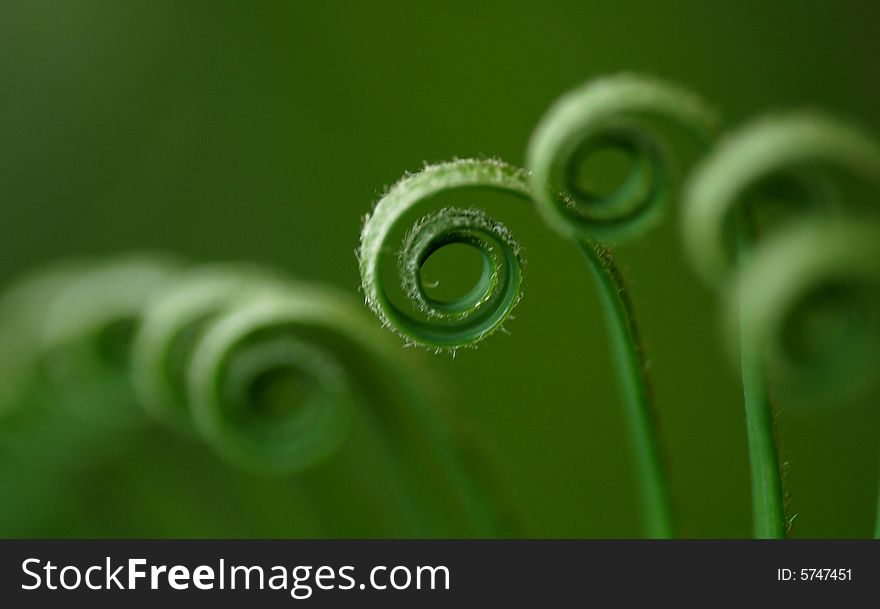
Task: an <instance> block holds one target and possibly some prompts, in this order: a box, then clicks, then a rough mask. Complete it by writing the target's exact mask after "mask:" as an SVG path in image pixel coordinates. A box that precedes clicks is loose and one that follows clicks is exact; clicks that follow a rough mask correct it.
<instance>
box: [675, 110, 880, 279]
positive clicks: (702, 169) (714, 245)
mask: <svg viewBox="0 0 880 609" xmlns="http://www.w3.org/2000/svg"><path fill="white" fill-rule="evenodd" d="M841 178H844V179H849V178H854V179H856V180H857V181H860V182H863V183H865V184H867V185H869V186H871V187H873V188H877V189H878V191H880V146H878V144H877V142H876V141H875V140H873V139H872V138H871V137H870V136H869V135H867V134H866V133H865V132H864V131H863V130H861V129H859V128H858V127H856V126H854V125H850V124H848V123H846V122H843V121H840V120H838V119H836V118H834V117H831V116H828V115H825V114H822V113H818V112H809V111H803V112H791V113H787V114H779V115H775V116H769V117H766V118H763V119H758V120H756V121H753V122H751V123H749V124H748V125H746V126H745V127H743V128H741V129H740V130H738V131H736V132H734V133H733V134H731V135H729V136H727V137H726V138H724V139H723V140H722V142H720V143H719V145H718V147H717V148H716V149H715V151H714V152H713V153H712V154H710V155H709V156H708V157H707V158H706V159H705V160H704V161H703V162H702V163H701V164H700V165H699V167H697V168H696V169H695V170H694V172H693V174H692V176H691V177H690V179H689V181H688V185H687V187H686V189H685V190H686V192H685V207H684V215H683V218H682V222H683V235H684V242H685V247H686V248H687V250H688V253H689V258H690V260H691V262H692V263H693V265H694V267H695V268H696V270H697V272H698V273H699V274H700V276H701V277H702V278H703V280H704V281H706V282H707V283H708V284H712V285H720V284H723V283H724V282H725V281H726V280H727V278H728V276H729V274H730V272H731V271H732V270H733V269H734V267H735V266H736V265H737V251H738V249H739V248H738V246H737V244H738V241H739V240H740V239H743V238H745V237H744V235H743V232H749V231H748V228H747V227H744V225H743V222H744V220H743V217H744V215H745V214H746V213H747V212H749V211H759V210H753V209H752V210H750V209H749V204H750V201H751V200H752V198H753V196H754V195H755V194H760V193H759V191H760V189H761V188H767V187H768V186H772V181H773V180H776V181H777V184H778V181H779V180H783V181H785V182H787V183H788V184H789V185H790V186H793V188H790V189H789V191H790V193H789V194H787V198H789V199H792V198H794V199H797V200H796V201H793V203H795V204H799V207H797V208H795V209H794V212H795V214H794V215H795V216H799V217H803V215H804V214H803V211H804V209H803V207H805V206H806V207H808V210H807V211H809V212H811V213H810V215H812V216H815V215H817V214H815V213H813V212H816V211H818V212H820V213H819V214H818V215H820V216H828V215H831V214H836V213H837V212H839V211H846V210H845V209H840V207H841V206H842V205H843V203H845V202H841V201H839V198H840V196H841V195H840V194H839V192H838V188H837V187H836V184H835V180H839V179H841ZM792 193H793V194H792ZM876 193H877V191H875V193H874V194H875V195H876ZM850 203H853V202H850ZM854 203H862V202H860V201H855V202H854ZM874 207H875V209H880V207H878V206H874ZM744 229H745V231H744Z"/></svg>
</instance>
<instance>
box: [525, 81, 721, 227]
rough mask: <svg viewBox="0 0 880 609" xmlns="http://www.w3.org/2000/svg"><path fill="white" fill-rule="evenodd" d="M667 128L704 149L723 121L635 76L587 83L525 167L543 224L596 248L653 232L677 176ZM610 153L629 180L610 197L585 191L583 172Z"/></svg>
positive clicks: (553, 114) (544, 125)
mask: <svg viewBox="0 0 880 609" xmlns="http://www.w3.org/2000/svg"><path fill="white" fill-rule="evenodd" d="M662 124H668V125H670V126H673V127H676V128H678V129H681V130H683V131H684V132H686V133H687V134H689V135H690V136H692V137H693V139H695V141H696V142H697V143H698V144H699V145H700V146H707V145H708V144H709V143H711V141H712V140H713V138H714V134H715V131H716V129H717V125H718V118H717V116H716V113H715V111H714V110H713V109H712V108H710V107H709V106H708V105H707V104H706V103H705V102H704V101H703V100H702V99H701V98H700V97H698V96H697V95H695V94H693V93H691V92H690V91H688V90H686V89H684V88H682V87H680V86H678V85H675V84H672V83H668V82H664V81H661V80H657V79H654V78H650V77H645V76H639V75H635V74H619V75H615V76H608V77H604V78H600V79H597V80H594V81H590V82H588V83H586V84H585V85H583V86H582V87H580V88H578V89H575V90H573V91H571V92H569V93H568V94H566V95H565V96H563V97H562V98H560V99H559V101H557V102H556V103H555V104H554V105H553V106H552V107H551V108H550V109H549V110H548V111H547V113H546V115H545V116H544V118H543V119H542V120H541V122H540V123H539V125H538V127H537V128H536V130H535V132H534V134H533V135H532V139H531V142H530V144H529V149H528V155H527V163H526V166H527V167H528V169H529V171H530V181H531V185H532V189H533V192H534V196H535V199H536V201H537V203H538V209H539V211H540V212H541V214H542V215H543V217H544V218H545V220H546V221H547V222H548V223H549V224H550V225H551V226H553V227H554V228H556V229H557V230H558V231H559V232H561V233H563V234H565V235H568V236H570V237H574V238H575V239H578V240H588V239H589V240H595V241H599V242H608V241H612V240H616V239H620V238H626V237H630V236H633V235H635V234H638V233H640V232H641V231H642V230H644V229H646V228H647V227H649V226H650V225H651V223H652V222H654V221H655V220H656V219H657V218H658V217H659V212H660V211H661V210H662V207H663V204H664V201H665V200H666V199H667V195H668V192H669V190H670V186H671V178H672V174H673V167H672V165H671V159H670V155H669V154H668V152H667V149H668V145H667V144H666V143H665V142H666V138H665V137H663V136H662V135H661V133H660V132H659V130H658V127H660V126H661V125H662ZM609 151H614V152H617V153H619V154H622V155H623V156H624V158H626V159H627V163H628V174H627V176H626V177H625V178H624V179H623V181H622V182H621V183H620V184H619V185H618V186H617V187H616V188H614V189H612V190H611V191H610V192H606V193H603V192H596V191H595V189H590V188H588V187H586V186H584V185H582V184H581V182H580V180H579V173H580V170H581V167H582V166H583V164H584V163H585V162H587V161H589V160H590V159H592V158H594V157H596V156H597V155H599V154H601V153H607V152H609Z"/></svg>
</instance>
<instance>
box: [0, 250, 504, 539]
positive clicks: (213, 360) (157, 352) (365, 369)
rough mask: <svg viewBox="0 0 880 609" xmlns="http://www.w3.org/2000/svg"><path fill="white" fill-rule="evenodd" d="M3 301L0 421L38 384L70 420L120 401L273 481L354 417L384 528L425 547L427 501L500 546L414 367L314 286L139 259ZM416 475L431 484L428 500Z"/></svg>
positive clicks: (333, 450) (46, 281)
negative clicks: (9, 361)
mask: <svg viewBox="0 0 880 609" xmlns="http://www.w3.org/2000/svg"><path fill="white" fill-rule="evenodd" d="M5 302H6V305H5V306H3V313H4V319H3V321H4V322H5V325H4V327H6V326H8V327H9V328H10V331H9V332H8V335H9V336H10V337H12V336H13V335H14V340H12V338H10V339H9V340H4V341H2V342H0V353H4V354H6V353H9V352H10V350H13V355H14V350H15V349H17V348H18V347H19V346H28V347H29V348H30V355H29V359H28V364H27V365H26V366H22V367H20V368H19V370H18V371H19V372H22V373H25V374H26V375H27V376H28V377H29V378H27V379H26V380H24V381H18V382H17V383H16V387H17V388H18V389H17V390H16V394H15V395H14V396H13V395H12V393H10V394H9V396H8V398H9V399H10V400H11V399H12V398H13V397H15V399H16V404H12V405H8V404H7V410H11V411H14V410H19V411H21V410H26V409H27V397H28V394H29V393H30V394H34V392H35V391H36V390H38V389H39V388H40V387H42V386H49V387H52V388H54V389H55V391H53V392H52V394H51V396H49V397H48V398H45V401H46V402H49V403H50V406H53V407H54V406H58V403H59V402H62V401H63V402H64V405H65V407H66V408H67V410H73V411H76V410H78V409H85V408H88V409H89V410H90V412H92V413H93V414H94V413H95V412H96V409H98V408H101V407H103V408H106V407H108V404H111V403H113V402H114V400H115V401H116V402H121V401H132V400H134V401H137V402H138V403H140V404H142V405H143V407H144V409H145V410H146V411H147V412H149V413H150V414H151V415H153V416H154V417H155V418H156V419H157V420H159V421H160V422H162V423H165V424H168V425H171V426H174V427H176V428H178V429H179V430H183V431H190V432H193V433H194V434H195V435H196V436H198V437H199V438H201V439H202V440H203V441H205V442H207V443H208V444H209V445H210V446H211V447H213V448H214V450H215V451H216V452H217V453H219V454H220V455H222V456H223V457H224V458H226V459H227V460H229V461H230V462H232V463H234V464H235V465H237V466H239V467H242V468H246V469H248V470H252V471H257V472H265V473H276V474H296V473H301V472H304V471H306V470H308V469H311V468H313V467H315V466H316V465H318V464H320V463H322V462H324V461H326V460H328V459H329V458H330V457H331V456H333V455H335V454H337V453H339V452H340V450H341V445H342V444H343V443H344V442H346V441H347V439H348V438H349V437H350V436H351V434H352V430H351V427H352V425H353V420H354V419H355V418H356V417H357V420H358V424H359V426H360V427H362V428H364V427H366V428H369V429H370V430H372V431H371V432H370V433H371V434H372V436H375V437H376V438H378V441H370V442H371V443H370V442H368V443H367V444H365V442H367V441H366V440H364V439H363V438H364V437H366V436H365V435H364V431H363V429H361V431H359V432H358V434H357V436H358V438H360V439H359V440H357V442H359V443H360V444H359V446H361V448H364V447H366V448H364V450H367V451H368V452H369V454H367V453H366V452H365V453H363V454H361V456H360V461H361V464H362V465H364V464H368V463H371V461H370V460H371V459H372V463H373V465H374V466H375V467H377V468H378V467H381V468H382V469H383V470H389V471H388V472H379V471H376V470H375V469H374V470H371V471H367V472H365V473H366V475H374V476H376V481H377V482H378V481H381V480H385V481H386V482H387V481H389V480H390V481H391V484H392V485H396V490H395V488H387V487H383V488H381V489H376V493H377V494H385V496H386V498H385V500H384V501H387V502H388V503H389V505H390V504H392V503H395V502H396V503H397V504H398V505H399V506H402V508H401V509H400V510H399V513H400V514H401V515H402V517H401V519H400V522H398V523H397V524H396V526H397V527H398V530H403V531H408V532H407V534H417V535H426V534H429V532H433V533H434V534H437V533H438V532H442V531H443V530H445V529H444V527H445V526H451V525H449V524H448V523H450V522H455V521H457V519H458V517H455V518H451V519H450V517H449V516H443V515H441V516H438V515H437V514H436V513H434V514H432V510H436V508H432V507H431V505H432V503H437V501H431V500H429V498H430V497H432V495H431V493H434V496H433V499H434V500H436V499H437V496H436V495H437V494H438V493H439V495H440V501H443V502H444V503H443V505H447V506H448V505H454V506H455V508H454V511H456V512H457V513H459V514H462V516H461V518H462V519H463V520H464V521H465V522H466V523H467V524H466V526H468V527H470V530H471V532H472V533H473V534H477V535H489V534H500V533H501V532H502V529H501V528H499V527H501V526H502V524H501V523H502V521H505V520H506V519H507V518H509V516H510V515H509V513H507V510H506V509H505V508H500V507H499V506H498V505H497V504H495V503H494V498H493V497H492V496H491V494H490V493H488V492H487V491H486V488H485V487H484V486H481V484H480V483H478V482H477V480H476V478H475V476H477V474H476V473H475V472H474V470H473V466H474V464H473V462H472V461H470V460H469V459H468V458H466V456H465V454H464V453H463V451H462V447H461V445H460V438H459V437H458V436H457V435H455V434H454V433H453V431H452V429H451V427H450V426H449V422H448V421H446V420H444V419H443V418H442V417H441V416H440V415H438V413H437V412H436V411H435V409H434V407H433V405H432V404H431V403H430V400H429V399H428V397H427V396H426V394H425V392H424V390H423V389H422V388H421V387H420V386H419V385H420V376H419V374H418V373H417V372H416V370H415V369H414V368H413V367H412V366H411V365H410V364H409V363H408V362H407V361H406V360H405V359H403V358H402V357H401V355H400V354H399V352H398V351H397V350H396V349H393V348H390V346H389V344H388V341H387V339H386V337H385V335H384V333H381V332H379V331H378V330H377V329H376V328H374V327H373V326H372V324H370V323H369V322H368V321H367V320H366V319H364V316H363V314H362V312H361V310H360V309H359V308H358V307H357V306H355V305H353V304H352V303H351V302H350V301H349V300H348V299H347V298H346V297H345V296H343V295H341V294H339V293H337V292H335V291H333V290H331V289H329V288H324V287H320V286H315V285H312V284H306V283H302V282H297V281H294V280H290V279H287V278H285V277H283V276H281V275H279V274H276V273H272V272H269V271H265V270H262V269H260V268H256V267H250V266H244V265H209V266H201V267H186V266H184V265H183V264H181V263H179V262H177V261H169V260H167V259H166V258H163V257H144V256H141V257H133V258H127V259H121V260H117V261H114V262H99V263H97V264H89V263H85V262H83V263H81V264H77V265H73V266H70V268H64V269H62V270H53V271H47V272H46V273H44V274H42V275H40V276H39V277H37V278H35V279H33V280H32V282H27V281H26V282H24V283H23V284H22V285H21V286H20V287H19V288H17V289H16V290H14V292H13V293H11V294H10V295H9V296H8V297H7V298H6V299H5ZM22 320H24V321H26V323H24V324H22ZM13 330H15V331H13ZM107 386H112V389H113V394H112V397H113V399H112V400H111V399H108V398H109V397H111V396H109V394H108V393H107V392H106V391H105V390H104V389H105V388H106V387H107ZM96 387H100V388H101V389H102V392H101V393H96V392H95V388H96ZM62 398H63V400H62ZM48 410H49V411H51V408H49V409H48ZM97 414H98V415H99V416H100V412H98V413H97ZM402 429H405V430H406V433H407V436H404V435H403V434H401V433H400V430H402ZM367 435H369V434H367ZM372 436H371V437H372ZM369 455H373V456H372V457H371V456H369ZM352 458H355V459H356V458H357V455H353V456H352ZM358 467H361V466H358ZM369 467H370V466H368V469H369ZM420 468H421V469H420ZM426 471H427V472H432V473H431V474H430V475H429V474H426ZM389 472H390V473H389ZM424 478H427V479H428V480H435V481H436V480H442V483H441V484H440V485H439V488H440V490H439V491H436V490H431V489H430V488H429V487H430V486H431V484H428V483H426V482H424V481H423V480H421V479H424ZM481 482H482V480H481ZM352 484H353V482H352ZM433 486H435V487H436V486H438V485H437V484H436V482H435V483H433ZM426 489H427V490H426ZM380 501H381V499H380ZM385 508H386V509H388V510H389V514H393V513H397V512H395V509H394V508H389V507H388V505H386V506H385ZM444 523H445V524H444Z"/></svg>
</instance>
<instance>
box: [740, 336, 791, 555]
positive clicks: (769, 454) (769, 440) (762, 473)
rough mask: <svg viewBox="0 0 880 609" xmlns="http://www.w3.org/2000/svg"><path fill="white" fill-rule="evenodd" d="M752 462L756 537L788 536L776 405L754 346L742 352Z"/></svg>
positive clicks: (750, 462)
mask: <svg viewBox="0 0 880 609" xmlns="http://www.w3.org/2000/svg"><path fill="white" fill-rule="evenodd" d="M741 362H742V384H743V397H744V402H745V411H746V431H747V437H748V446H749V465H750V468H751V475H752V528H753V533H754V537H755V538H756V539H784V538H785V537H786V526H785V503H784V491H783V486H782V475H781V472H780V469H779V448H778V445H777V440H776V434H775V432H774V430H773V406H772V403H771V401H770V398H769V394H768V391H767V384H766V381H765V379H764V363H763V361H762V359H761V357H760V356H759V355H758V354H756V353H754V351H753V350H752V349H750V348H743V349H742V351H741Z"/></svg>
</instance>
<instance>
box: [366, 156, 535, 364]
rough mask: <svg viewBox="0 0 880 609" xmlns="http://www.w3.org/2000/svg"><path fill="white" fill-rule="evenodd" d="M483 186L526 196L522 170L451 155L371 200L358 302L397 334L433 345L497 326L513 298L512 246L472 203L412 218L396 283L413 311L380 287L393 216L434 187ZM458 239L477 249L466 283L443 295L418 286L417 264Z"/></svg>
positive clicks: (471, 340)
mask: <svg viewBox="0 0 880 609" xmlns="http://www.w3.org/2000/svg"><path fill="white" fill-rule="evenodd" d="M464 188H483V189H490V190H499V191H503V192H508V193H511V194H514V195H517V196H519V197H524V198H528V197H529V187H528V183H527V181H526V176H525V172H523V170H521V169H519V168H516V167H513V166H512V165H507V164H506V163H502V162H501V161H495V160H475V159H467V160H459V161H452V162H448V163H440V164H438V165H430V166H427V167H425V168H424V169H423V170H422V171H420V172H418V173H415V174H411V175H406V176H404V177H403V179H401V180H400V181H399V182H397V183H396V184H395V185H394V186H392V187H391V188H390V189H389V190H388V192H387V193H386V194H385V195H384V196H383V197H382V198H381V199H380V200H379V202H378V203H377V204H376V207H375V208H374V209H373V212H372V214H370V216H369V217H368V218H367V220H366V222H365V223H364V227H363V230H362V232H361V241H360V248H359V250H358V259H359V262H360V270H361V280H362V288H363V291H364V295H365V298H366V302H367V304H368V305H369V307H370V308H371V309H372V310H373V312H374V313H376V315H377V316H378V317H379V319H380V320H381V321H382V323H383V325H385V326H386V327H388V328H389V329H391V330H393V331H395V332H397V333H398V334H399V335H400V336H401V337H403V338H404V339H405V340H407V341H410V342H413V343H417V344H420V345H424V346H427V347H432V348H435V349H437V350H450V351H454V350H455V349H456V348H459V347H464V346H469V345H473V344H476V343H478V342H479V341H481V340H483V339H484V338H486V337H487V336H489V335H491V334H492V333H494V332H496V331H497V330H499V329H500V328H501V326H502V324H503V323H504V321H505V320H506V319H507V318H508V317H509V315H510V313H511V311H512V310H513V308H514V307H515V306H516V304H517V303H518V302H519V300H520V297H521V283H522V258H521V255H520V248H519V245H518V244H517V243H516V241H515V240H514V239H513V237H512V236H511V234H510V231H509V230H508V229H507V228H506V227H504V225H502V224H500V223H498V222H495V221H494V220H492V219H490V218H489V217H488V216H486V215H485V214H484V213H483V212H481V211H479V210H472V209H459V208H446V209H442V210H440V211H438V212H435V213H432V214H429V215H427V216H425V217H423V218H422V219H421V220H419V221H418V222H416V224H415V225H414V226H413V227H412V229H411V230H410V231H409V233H408V234H407V237H406V238H405V240H404V245H403V247H402V248H401V250H400V254H399V259H398V262H399V264H398V268H399V271H400V275H401V285H402V286H403V289H404V292H405V294H406V296H407V297H408V299H409V300H410V303H411V304H412V305H413V308H414V309H415V310H417V311H418V312H420V313H421V314H422V315H423V317H424V318H419V317H416V316H414V315H412V314H411V313H409V312H407V311H404V310H402V309H401V308H400V307H398V306H397V305H396V304H395V303H394V302H392V301H391V299H390V298H389V297H388V294H387V293H386V291H385V288H384V286H383V283H382V281H383V277H382V268H381V259H382V254H383V252H385V251H388V250H389V244H388V243H387V242H388V240H389V238H390V235H391V233H392V231H393V230H394V228H395V227H396V226H397V225H398V224H399V223H400V221H401V218H402V217H403V216H404V214H406V212H408V211H409V210H411V209H412V208H414V207H415V206H417V205H418V204H420V203H422V202H423V201H425V200H426V199H429V198H430V197H432V196H435V195H437V194H440V193H442V192H446V191H450V190H457V189H464ZM453 243H462V244H466V245H469V246H471V247H474V248H476V249H477V250H478V251H479V252H480V254H481V255H482V261H483V270H482V275H481V277H480V279H479V281H478V282H477V284H476V285H475V286H474V288H473V289H472V290H471V291H469V292H468V293H467V294H465V295H464V296H462V297H461V298H459V299H456V300H454V301H451V302H444V301H439V300H436V299H433V298H431V297H430V296H429V295H427V294H426V293H425V289H424V286H423V285H422V281H421V278H420V275H419V271H420V270H421V268H422V266H423V265H424V263H425V261H426V260H427V259H428V258H429V257H430V256H431V255H432V254H433V253H434V252H436V251H437V250H438V249H440V248H442V247H444V246H447V245H450V244H453Z"/></svg>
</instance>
